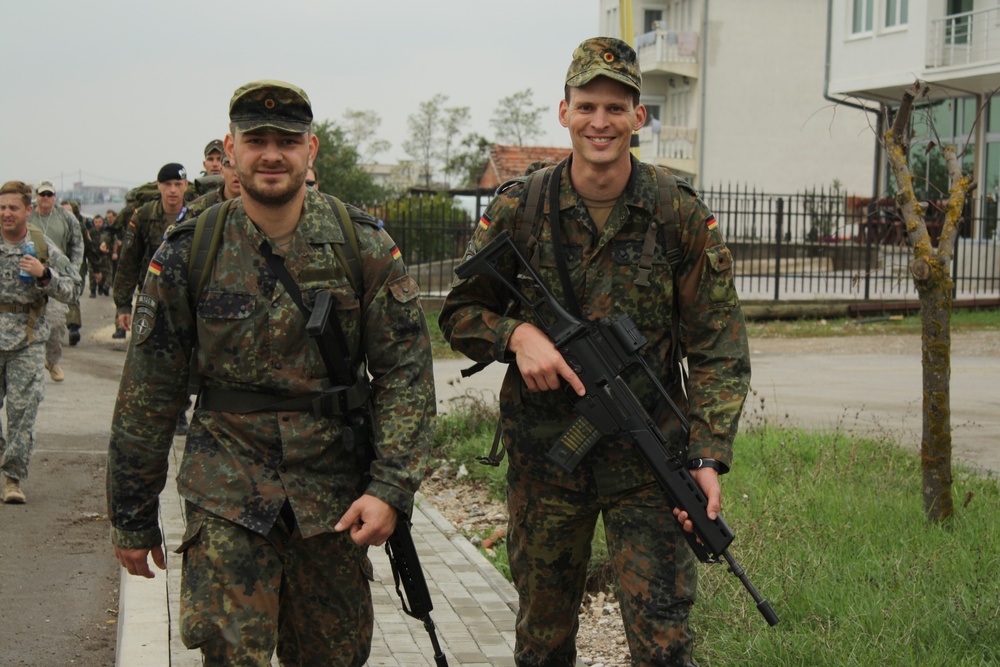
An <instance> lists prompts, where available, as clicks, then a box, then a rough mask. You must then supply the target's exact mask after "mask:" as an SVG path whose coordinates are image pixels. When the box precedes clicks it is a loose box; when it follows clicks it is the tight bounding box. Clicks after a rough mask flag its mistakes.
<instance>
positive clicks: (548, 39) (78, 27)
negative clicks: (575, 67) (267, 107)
mask: <svg viewBox="0 0 1000 667" xmlns="http://www.w3.org/2000/svg"><path fill="white" fill-rule="evenodd" d="M598 7H599V0H503V1H501V2H497V1H494V0H352V1H348V0H284V1H283V2H268V1H266V0H201V1H198V2H195V1H189V0H173V1H171V2H145V1H142V0H86V1H83V0H62V1H48V2H46V1H45V0H30V1H28V2H17V3H14V2H4V3H3V13H2V17H3V18H2V23H3V26H4V29H3V35H2V36H0V62H2V63H3V77H2V81H3V88H4V92H5V93H6V94H5V95H4V97H5V99H4V102H3V105H4V109H3V115H2V121H0V182H2V181H6V180H10V179H20V180H24V181H27V182H29V183H37V182H38V181H39V180H42V179H51V180H52V181H53V182H54V183H55V186H56V188H57V189H60V190H62V189H63V188H65V189H69V188H70V186H71V184H72V183H73V182H75V181H77V180H79V178H80V176H81V174H82V178H83V182H84V183H85V184H87V185H125V186H131V185H135V184H138V183H142V182H146V181H149V180H153V179H154V178H155V177H156V172H157V171H158V170H159V168H160V166H162V165H163V164H165V163H167V162H180V163H182V164H184V165H185V166H186V167H188V170H189V172H190V173H191V174H193V175H197V174H198V173H200V170H201V160H202V150H203V149H204V146H205V144H206V143H208V141H209V140H210V139H212V138H216V137H217V138H222V137H223V136H224V134H225V132H226V125H227V123H228V115H227V114H228V110H229V99H230V97H231V96H232V93H233V91H234V90H235V89H236V88H238V87H239V86H241V85H242V84H244V83H246V82H248V81H253V80H256V79H282V80H285V81H290V82H292V83H295V84H296V85H298V86H300V87H302V88H303V89H305V91H306V93H307V94H308V95H309V97H310V98H311V100H312V104H313V113H314V115H315V117H316V119H317V120H324V119H329V120H333V121H340V120H342V114H343V112H344V111H345V110H346V109H355V110H360V109H371V110H374V111H375V112H376V113H378V115H379V116H381V118H382V123H381V126H380V131H381V135H382V137H383V138H384V139H386V140H388V141H389V142H391V144H392V148H391V150H390V151H389V152H388V153H386V154H384V155H382V156H380V157H379V159H380V161H383V162H394V161H396V160H399V159H406V154H405V151H404V150H403V149H402V143H403V141H405V140H406V139H407V137H408V133H407V122H406V119H407V116H409V115H411V114H413V113H415V112H416V111H417V108H418V105H419V103H420V102H422V101H426V100H429V99H431V98H432V97H433V96H434V95H435V94H436V93H442V94H444V95H447V96H448V98H449V99H448V102H447V106H468V107H469V109H470V114H471V119H472V120H471V124H470V126H469V127H468V128H467V129H466V130H465V131H464V132H463V134H467V133H468V132H473V131H475V132H478V133H480V134H482V135H484V136H487V137H493V134H494V133H493V128H492V127H491V126H490V124H489V121H490V118H491V117H492V115H493V111H494V109H495V108H496V106H497V103H498V102H499V100H500V99H501V98H502V97H507V96H509V95H511V94H513V93H515V92H518V91H521V90H524V89H526V88H531V89H532V90H533V91H534V101H535V104H536V105H537V106H547V107H548V110H547V112H546V113H545V120H544V123H543V129H544V130H545V132H546V134H545V136H544V137H543V138H542V139H541V140H540V141H539V143H544V144H548V145H554V146H568V145H569V140H568V137H567V135H566V131H565V130H564V129H563V128H562V127H561V126H560V125H559V122H558V119H557V108H558V101H559V98H560V97H561V95H562V84H563V78H564V76H565V73H566V68H567V66H568V65H569V61H570V57H571V56H572V52H573V49H574V48H575V47H576V46H577V45H578V44H579V43H580V42H581V41H583V40H584V39H586V38H588V37H592V36H594V35H596V34H597V32H596V31H597V26H598Z"/></svg>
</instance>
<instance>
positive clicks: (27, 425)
mask: <svg viewBox="0 0 1000 667" xmlns="http://www.w3.org/2000/svg"><path fill="white" fill-rule="evenodd" d="M30 214H31V188H30V187H29V186H27V185H25V184H24V183H22V182H20V181H8V182H7V183H4V184H3V186H2V187H0V236H2V240H0V403H6V404H7V437H6V439H5V438H4V437H3V435H2V434H0V460H2V461H3V463H2V464H0V473H2V474H0V477H2V478H3V480H2V484H3V486H2V496H0V498H2V500H3V502H5V503H23V502H25V500H26V496H25V493H24V490H23V489H22V488H21V481H22V480H24V479H26V478H27V477H28V463H29V462H30V461H31V453H32V450H33V449H34V447H35V417H36V416H37V415H38V404H39V403H41V401H42V397H43V395H44V393H45V379H44V378H45V376H44V375H43V372H42V369H43V368H44V364H45V343H46V341H47V340H48V337H49V324H48V321H47V320H46V318H45V312H46V305H47V303H52V301H59V302H61V303H64V304H66V303H69V302H70V301H72V300H73V299H74V298H76V295H77V286H78V284H79V280H80V277H79V276H78V275H77V273H76V270H75V269H74V268H73V266H72V264H71V263H70V260H69V258H68V257H67V256H66V255H64V254H63V253H62V252H61V251H60V250H59V248H58V247H56V244H55V243H53V242H52V240H51V239H49V238H46V237H45V236H44V235H43V234H42V233H41V232H40V231H39V230H38V229H31V228H29V226H28V216H29V215H30ZM29 242H30V243H32V244H34V246H35V256H31V255H30V254H29V253H27V252H26V246H27V245H28V243H29ZM43 260H44V261H43Z"/></svg>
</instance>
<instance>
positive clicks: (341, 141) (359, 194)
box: [313, 120, 385, 206]
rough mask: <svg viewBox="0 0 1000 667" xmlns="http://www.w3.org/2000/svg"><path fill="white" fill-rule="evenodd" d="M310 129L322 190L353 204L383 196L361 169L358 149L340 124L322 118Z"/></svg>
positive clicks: (360, 203)
mask: <svg viewBox="0 0 1000 667" xmlns="http://www.w3.org/2000/svg"><path fill="white" fill-rule="evenodd" d="M313 132H314V133H315V134H316V136H317V137H318V138H319V153H318V154H317V155H316V162H315V167H316V172H317V174H318V176H319V189H320V190H321V191H322V192H327V193H329V194H332V195H335V196H337V197H339V198H340V199H342V200H343V201H345V202H348V203H351V204H354V205H356V206H361V205H363V204H365V203H369V202H374V201H379V200H381V199H384V198H385V191H384V189H383V188H381V187H380V186H379V185H378V184H377V183H375V180H374V179H373V178H372V176H371V174H369V173H368V172H366V171H365V170H364V169H362V167H361V164H360V159H359V155H358V149H357V147H356V146H354V145H352V144H351V142H350V141H349V140H348V137H347V133H346V132H345V131H344V129H343V128H342V127H340V126H339V125H337V124H336V123H334V122H333V121H329V120H325V121H323V122H321V123H317V124H314V125H313Z"/></svg>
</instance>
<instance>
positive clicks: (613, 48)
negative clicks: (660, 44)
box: [566, 37, 642, 92]
mask: <svg viewBox="0 0 1000 667" xmlns="http://www.w3.org/2000/svg"><path fill="white" fill-rule="evenodd" d="M597 76H606V77H608V78H609V79H614V80H615V81H619V82H621V83H624V84H625V85H626V86H628V87H630V88H635V89H636V90H637V91H640V92H641V87H642V74H641V73H640V72H639V61H638V59H637V58H636V55H635V51H634V50H633V49H632V47H631V46H629V45H628V44H626V43H625V42H623V41H622V40H620V39H615V38H614V37H593V38H591V39H588V40H586V41H584V42H583V43H581V44H580V46H578V47H576V50H575V51H573V62H571V63H570V65H569V70H568V71H567V72H566V85H567V86H569V87H571V88H579V87H580V86H585V85H587V84H588V83H590V82H591V81H593V79H594V77H597Z"/></svg>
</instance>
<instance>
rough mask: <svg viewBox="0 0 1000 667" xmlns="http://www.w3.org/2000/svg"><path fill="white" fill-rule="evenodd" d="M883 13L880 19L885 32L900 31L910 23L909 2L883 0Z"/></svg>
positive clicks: (904, 0)
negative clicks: (882, 21)
mask: <svg viewBox="0 0 1000 667" xmlns="http://www.w3.org/2000/svg"><path fill="white" fill-rule="evenodd" d="M883 2H884V3H885V12H883V14H882V18H883V19H884V20H885V23H884V26H885V28H886V29H887V30H900V29H902V28H905V27H906V26H907V24H908V23H909V21H910V0H883Z"/></svg>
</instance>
